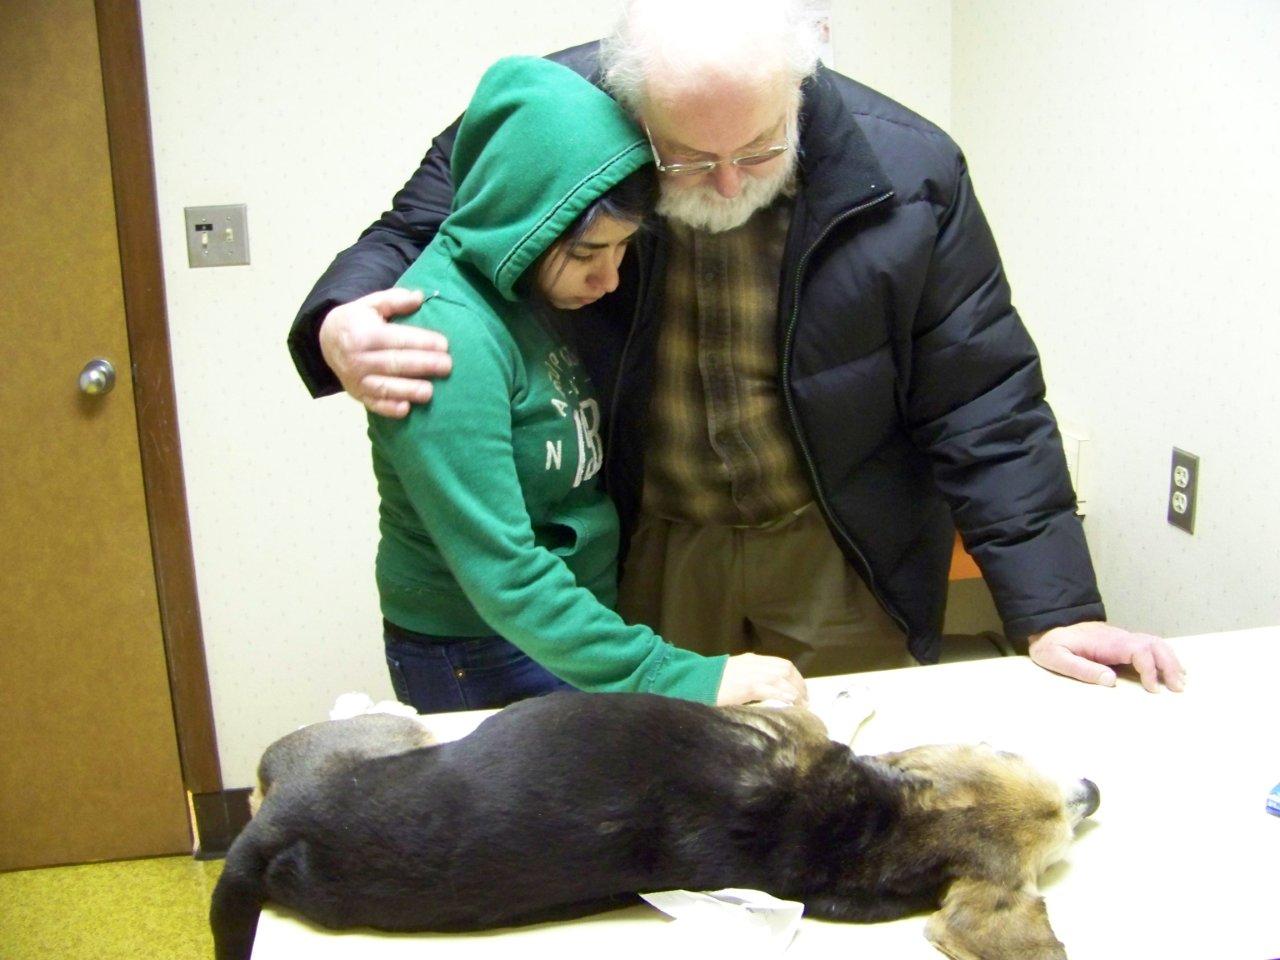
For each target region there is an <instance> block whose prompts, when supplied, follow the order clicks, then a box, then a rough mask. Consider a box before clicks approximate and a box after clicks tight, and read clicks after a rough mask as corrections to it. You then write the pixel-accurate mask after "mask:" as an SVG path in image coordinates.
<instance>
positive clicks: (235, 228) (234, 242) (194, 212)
mask: <svg viewBox="0 0 1280 960" xmlns="http://www.w3.org/2000/svg"><path fill="white" fill-rule="evenodd" d="M183 213H184V214H185V215H186V222H187V264H188V266H192V267H237V266H243V265H245V264H247V263H248V262H249V211H248V208H247V207H246V206H245V205H244V204H243V203H228V204H222V205H221V206H216V207H185V208H184V209H183Z"/></svg>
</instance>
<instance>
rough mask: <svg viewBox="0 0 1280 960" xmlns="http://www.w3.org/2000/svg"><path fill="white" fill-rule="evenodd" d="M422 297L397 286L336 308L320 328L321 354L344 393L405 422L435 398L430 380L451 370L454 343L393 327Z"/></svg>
mask: <svg viewBox="0 0 1280 960" xmlns="http://www.w3.org/2000/svg"><path fill="white" fill-rule="evenodd" d="M420 306H422V293H421V292H420V291H416V290H403V289H401V288H399V287H393V288H392V289H390V290H379V291H377V292H376V293H371V294H369V295H368V296H367V297H361V298H360V299H359V300H352V301H351V302H350V303H344V304H341V305H339V306H336V307H334V308H333V309H332V310H330V311H329V313H328V314H327V315H326V316H325V318H324V321H323V322H322V323H321V324H320V352H321V353H322V354H323V355H324V359H325V362H326V363H327V364H329V369H331V370H332V371H333V372H334V374H335V375H336V376H337V378H338V380H339V382H340V383H341V384H342V387H343V389H344V390H346V391H347V393H349V394H351V396H353V397H355V398H356V399H357V400H359V401H360V402H361V403H363V404H364V405H365V406H366V407H368V408H369V409H370V410H372V411H373V412H374V413H380V414H382V415H383V416H384V417H396V418H399V417H404V416H407V415H408V413H409V405H410V404H412V403H426V402H427V401H428V400H430V399H431V390H432V386H431V379H434V378H436V377H445V376H448V375H449V371H450V370H451V369H452V366H453V361H452V359H451V358H450V357H449V344H448V341H446V340H445V338H444V337H443V336H441V335H440V334H439V333H436V332H435V331H433V330H423V329H421V328H419V327H411V326H406V325H404V324H400V323H388V322H387V321H388V320H389V319H390V318H391V317H396V316H402V315H404V314H408V313H413V312H414V311H415V310H417V309H418V308H419V307H420Z"/></svg>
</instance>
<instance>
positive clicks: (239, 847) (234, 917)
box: [209, 821, 267, 960]
mask: <svg viewBox="0 0 1280 960" xmlns="http://www.w3.org/2000/svg"><path fill="white" fill-rule="evenodd" d="M254 826H255V824H254V822H253V821H250V823H249V826H248V827H246V828H245V830H244V831H243V832H242V833H241V834H240V836H238V837H237V838H236V840H235V842H234V843H233V844H232V845H231V849H230V850H228V851H227V859H226V863H225V864H224V866H223V868H222V875H221V876H220V877H219V878H218V884H217V886H216V887H214V889H213V899H212V902H211V903H210V905H209V927H210V928H211V929H212V931H213V954H214V956H215V957H216V958H217V960H249V957H250V954H251V953H252V951H253V938H254V934H255V933H256V932H257V930H258V915H259V914H260V913H261V912H262V904H263V903H264V902H266V899H267V895H266V884H265V883H264V876H263V875H264V872H265V869H266V858H265V857H264V855H263V852H262V850H261V847H260V844H259V843H258V840H257V833H258V831H256V830H254Z"/></svg>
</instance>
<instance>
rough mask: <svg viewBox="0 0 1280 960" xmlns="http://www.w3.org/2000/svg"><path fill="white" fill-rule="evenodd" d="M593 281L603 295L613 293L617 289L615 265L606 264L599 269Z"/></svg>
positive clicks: (616, 269) (616, 268)
mask: <svg viewBox="0 0 1280 960" xmlns="http://www.w3.org/2000/svg"><path fill="white" fill-rule="evenodd" d="M593 279H594V280H595V283H596V286H597V287H599V288H600V289H601V290H603V291H604V292H605V293H613V291H615V290H617V289H618V266H617V264H615V263H612V262H610V263H606V264H605V265H604V266H602V267H601V268H600V270H599V271H598V272H597V273H596V275H595V277H594V278H593Z"/></svg>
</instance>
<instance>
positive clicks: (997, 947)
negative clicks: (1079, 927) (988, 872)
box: [925, 878, 1067, 960]
mask: <svg viewBox="0 0 1280 960" xmlns="http://www.w3.org/2000/svg"><path fill="white" fill-rule="evenodd" d="M925 936H927V937H928V938H929V940H930V942H932V943H933V945H934V946H935V947H937V948H938V949H939V950H941V951H942V952H943V953H945V954H946V955H947V956H948V957H951V958H952V960H1066V958H1067V952H1066V949H1065V948H1064V947H1063V946H1062V943H1061V942H1060V941H1059V940H1058V938H1057V937H1056V936H1054V934H1053V929H1052V928H1051V927H1050V926H1049V912H1048V911H1047V910H1046V909H1045V906H1044V899H1043V898H1041V897H1038V896H1035V895H1034V894H1031V893H1027V892H1026V891H1025V890H1019V889H1014V888H1010V887H1006V886H1001V885H999V884H995V883H991V882H989V881H986V880H974V879H968V878H964V879H960V880H956V881H955V882H954V883H952V884H951V889H950V890H948V891H947V895H946V897H945V898H944V899H943V901H942V909H941V910H939V911H938V912H937V913H935V914H934V915H933V916H932V917H930V918H929V923H928V925H927V926H926V927H925Z"/></svg>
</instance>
